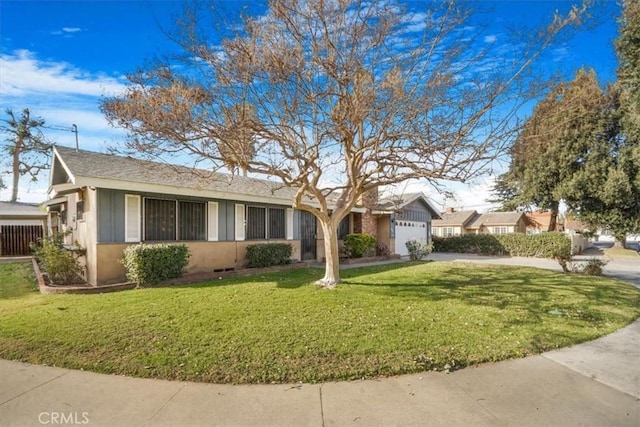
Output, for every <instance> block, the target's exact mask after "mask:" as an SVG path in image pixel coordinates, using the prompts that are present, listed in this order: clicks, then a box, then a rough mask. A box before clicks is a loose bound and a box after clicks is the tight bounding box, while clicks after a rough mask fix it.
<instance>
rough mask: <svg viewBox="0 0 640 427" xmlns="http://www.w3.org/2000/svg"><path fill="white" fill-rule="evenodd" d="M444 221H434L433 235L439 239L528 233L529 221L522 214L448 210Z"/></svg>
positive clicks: (443, 218) (443, 216) (443, 215)
mask: <svg viewBox="0 0 640 427" xmlns="http://www.w3.org/2000/svg"><path fill="white" fill-rule="evenodd" d="M441 217H442V219H440V220H434V221H433V235H434V236H438V237H452V236H462V235H464V234H507V233H524V232H526V227H527V220H526V217H525V216H524V213H522V212H489V213H484V214H480V213H478V212H476V211H475V210H472V211H459V212H458V211H455V210H454V209H453V208H447V210H446V211H445V212H443V213H442V215H441Z"/></svg>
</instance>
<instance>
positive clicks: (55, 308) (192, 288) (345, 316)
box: [0, 262, 640, 383]
mask: <svg viewBox="0 0 640 427" xmlns="http://www.w3.org/2000/svg"><path fill="white" fill-rule="evenodd" d="M321 276H322V271H321V270H318V269H300V270H291V271H284V272H278V273H271V274H265V275H256V276H251V277H242V278H232V279H224V280H216V281H210V282H204V283H199V284H194V285H183V286H174V287H162V288H146V289H139V290H131V291H124V292H119V293H108V294H100V295H49V296H41V295H37V294H29V295H25V296H23V297H21V298H14V299H9V300H2V301H0V357H2V358H7V359H16V360H22V361H27V362H32V363H45V364H48V365H55V366H64V367H70V368H83V369H87V370H93V371H98V372H107V373H117V374H126V375H133V376H140V377H153V378H165V379H178V380H193V381H206V382H218V383H269V382H295V381H304V382H318V381H326V380H340V379H354V378H363V377H374V376H385V375H395V374H402V373H408V372H417V371H422V370H425V369H443V368H444V367H446V366H447V365H449V366H451V367H453V368H456V367H464V366H467V365H473V364H477V363H482V362H487V361H498V360H504V359H508V358H513V357H522V356H525V355H528V354H535V353H539V352H541V351H545V350H549V349H553V348H557V347H563V346H568V345H571V344H575V343H578V342H582V341H586V340H590V339H594V338H596V337H598V336H601V335H604V334H607V333H610V332H613V331H615V330H616V329H619V328H620V327H622V326H624V325H626V324H628V323H630V322H631V321H633V319H635V318H636V317H638V316H639V315H640V291H638V290H637V289H635V288H634V287H632V286H631V285H629V284H626V283H624V282H620V281H615V280H611V279H605V278H601V277H587V276H581V275H576V274H562V273H556V272H552V271H546V270H539V269H533V268H516V267H504V266H500V267H498V266H481V265H475V264H461V263H436V262H430V263H413V264H407V263H402V264H391V265H384V266H370V267H364V268H359V269H353V270H344V271H343V272H342V277H343V280H344V282H343V283H342V284H340V285H339V286H338V288H337V289H336V290H333V291H327V290H324V289H322V288H320V287H317V286H313V285H311V283H312V282H313V281H314V280H316V279H318V278H320V277H321Z"/></svg>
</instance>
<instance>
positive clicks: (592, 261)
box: [582, 258, 607, 276]
mask: <svg viewBox="0 0 640 427" xmlns="http://www.w3.org/2000/svg"><path fill="white" fill-rule="evenodd" d="M605 265H607V261H605V260H602V259H599V258H589V259H588V260H587V263H586V264H585V265H584V267H582V272H583V273H584V274H586V275H589V276H602V268H603V267H604V266H605Z"/></svg>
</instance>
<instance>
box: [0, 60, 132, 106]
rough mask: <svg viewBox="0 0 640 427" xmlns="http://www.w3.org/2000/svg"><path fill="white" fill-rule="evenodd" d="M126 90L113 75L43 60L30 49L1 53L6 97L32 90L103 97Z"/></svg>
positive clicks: (0, 78)
mask: <svg viewBox="0 0 640 427" xmlns="http://www.w3.org/2000/svg"><path fill="white" fill-rule="evenodd" d="M123 89H124V85H123V84H122V83H121V82H120V81H119V80H118V79H116V78H114V77H110V76H106V75H100V74H92V73H88V72H86V71H83V70H80V69H78V68H76V67H74V66H72V65H71V64H68V63H66V62H53V61H42V60H39V59H38V58H36V56H35V55H34V54H33V53H32V52H30V51H28V50H24V49H22V50H17V51H15V52H13V54H3V55H0V93H2V94H3V97H5V96H23V95H27V94H33V93H40V94H47V93H49V94H50V93H57V94H61V93H62V94H73V95H88V96H100V95H103V94H109V93H117V92H120V91H122V90H123Z"/></svg>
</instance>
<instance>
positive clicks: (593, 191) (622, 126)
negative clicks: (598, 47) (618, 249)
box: [567, 1, 640, 246]
mask: <svg viewBox="0 0 640 427" xmlns="http://www.w3.org/2000/svg"><path fill="white" fill-rule="evenodd" d="M623 7H624V10H623V15H622V18H621V20H620V23H621V26H620V36H619V38H618V40H617V41H616V43H615V45H616V50H617V54H618V58H619V61H620V65H619V68H618V76H617V77H618V81H617V82H616V84H615V85H614V86H613V87H611V88H609V91H608V98H609V99H608V105H607V108H606V109H605V110H604V111H603V113H602V115H601V117H600V126H601V129H602V132H601V133H600V134H599V135H598V137H597V138H594V139H593V140H592V141H591V145H590V148H589V152H588V154H587V156H586V157H585V161H584V165H583V168H582V169H581V170H580V171H579V173H577V174H576V175H575V177H574V178H573V180H572V181H571V182H570V183H569V188H570V190H571V191H570V192H569V193H568V194H569V196H570V197H568V199H567V202H568V204H569V206H570V207H571V208H573V209H574V210H575V211H576V212H577V213H578V214H579V216H580V218H581V219H582V220H584V221H586V222H588V223H590V224H591V225H593V226H596V227H605V228H609V229H610V230H611V231H612V232H613V235H614V237H615V239H616V244H617V245H618V246H624V245H625V240H626V236H627V235H628V234H630V233H640V3H639V2H637V1H624V2H623Z"/></svg>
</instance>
